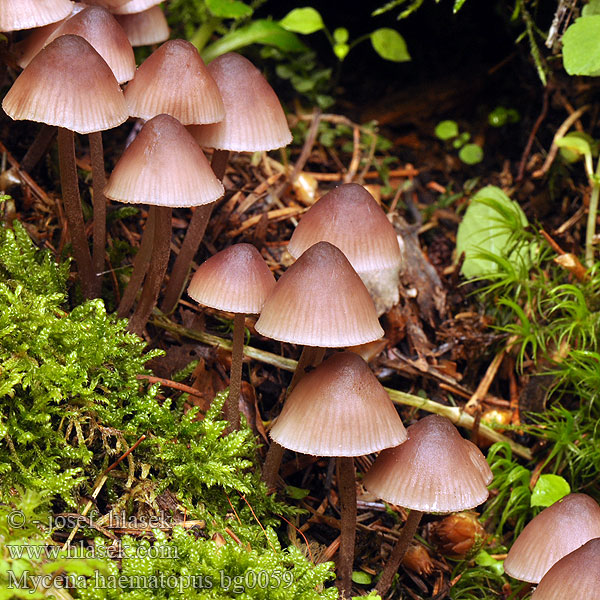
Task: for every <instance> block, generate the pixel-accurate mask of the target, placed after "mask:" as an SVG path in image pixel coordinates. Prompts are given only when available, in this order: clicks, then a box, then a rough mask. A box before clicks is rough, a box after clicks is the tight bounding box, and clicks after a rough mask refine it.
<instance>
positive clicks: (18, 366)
mask: <svg viewBox="0 0 600 600" xmlns="http://www.w3.org/2000/svg"><path fill="white" fill-rule="evenodd" d="M67 276H68V265H65V264H63V265H56V264H55V263H54V262H53V261H52V259H51V257H50V256H49V254H48V253H45V252H40V251H38V250H37V249H36V248H35V246H34V245H33V243H32V242H31V240H30V239H29V236H28V235H27V233H26V231H25V230H24V228H23V227H22V226H21V225H20V224H19V223H18V222H15V223H14V228H13V229H12V230H11V229H9V228H7V227H6V226H2V227H0V408H1V411H0V415H1V416H0V438H1V439H2V440H3V441H4V442H5V443H3V444H2V445H0V501H1V502H3V503H4V505H0V545H1V546H5V547H6V546H7V545H10V544H11V543H12V544H13V545H14V544H15V543H16V544H17V545H19V544H21V545H22V543H23V541H24V540H25V544H26V545H30V546H31V545H33V546H35V545H37V546H38V547H39V546H40V545H44V546H45V547H46V544H50V543H51V536H52V534H53V531H52V529H53V528H52V527H47V526H41V525H40V526H35V527H33V529H31V528H29V529H26V530H25V529H23V528H20V527H17V528H14V527H11V526H10V524H9V523H8V521H7V519H8V515H9V514H10V511H14V510H17V511H22V505H23V503H25V504H28V502H29V501H28V500H27V498H31V494H33V495H34V496H35V497H37V498H44V499H45V501H46V505H47V507H48V510H49V512H50V514H52V513H54V514H56V513H59V512H63V511H65V510H66V509H67V510H68V511H69V512H73V513H80V512H81V511H82V510H83V506H84V505H85V503H86V502H87V499H88V498H90V496H91V495H92V494H93V492H94V491H95V492H96V498H97V499H96V501H95V507H94V508H93V509H92V511H90V512H89V514H88V516H89V517H91V518H92V520H93V522H94V523H96V524H99V525H100V526H101V527H102V526H104V527H108V525H107V523H108V522H109V521H110V517H111V515H114V514H116V513H119V515H120V514H122V513H125V514H126V515H127V516H128V517H130V516H131V517H133V518H135V517H138V516H140V515H146V516H147V515H148V514H149V513H150V514H159V513H160V515H161V519H163V520H164V522H165V523H166V527H165V528H163V529H166V532H165V531H162V532H161V531H159V530H153V531H152V532H146V533H145V534H144V535H143V536H142V535H141V534H140V535H136V536H133V537H132V536H130V537H125V538H123V539H120V540H117V542H118V544H119V546H120V547H121V548H124V547H125V546H127V547H128V548H129V554H128V555H127V556H123V555H122V554H121V555H118V556H117V557H116V559H117V560H113V559H112V558H111V556H110V555H107V554H106V553H104V554H102V553H101V556H99V555H98V551H99V550H100V549H101V548H103V547H104V546H106V545H107V544H108V540H107V539H105V538H98V539H94V537H95V536H97V533H98V530H97V529H96V530H88V529H83V530H82V531H81V532H80V534H79V536H80V541H81V536H83V537H82V539H83V542H84V543H85V545H86V548H83V547H82V548H81V552H82V555H81V557H76V558H73V554H72V550H71V553H70V554H69V555H68V556H64V555H61V554H56V553H55V554H52V555H51V556H50V557H48V556H42V557H39V556H37V557H36V556H35V553H34V556H33V557H29V556H26V557H25V558H23V557H21V558H19V559H13V558H12V557H11V556H10V554H9V555H8V556H7V555H6V554H5V556H4V560H3V561H0V597H6V598H12V597H20V596H22V595H26V596H27V597H35V596H31V595H29V592H30V589H27V590H23V589H20V590H19V589H16V588H15V586H14V585H13V586H12V587H11V586H10V585H9V583H10V577H9V576H10V573H13V574H14V573H16V572H19V573H21V574H22V573H23V572H24V571H27V570H28V571H29V572H30V574H31V575H35V574H38V575H39V574H43V573H52V572H53V569H55V570H56V572H58V573H63V574H65V573H74V574H76V575H80V576H81V577H83V579H78V580H77V581H79V583H82V582H83V581H85V584H82V585H75V586H71V587H72V589H69V590H61V594H60V596H61V597H64V598H68V597H82V598H102V599H104V598H106V599H112V598H117V597H118V598H126V599H130V600H134V599H137V598H140V599H141V598H144V599H150V598H170V597H173V598H174V597H181V592H180V590H179V585H180V584H178V585H177V586H173V585H171V583H172V582H173V581H175V579H178V580H181V581H182V582H183V583H181V585H186V590H185V595H186V597H189V598H229V597H235V598H282V599H283V598H298V599H303V600H310V599H312V598H317V597H325V598H336V597H337V590H335V588H329V589H323V586H324V583H325V582H326V581H327V580H328V579H331V578H332V577H333V573H332V571H331V566H332V565H331V563H324V564H322V565H317V566H314V565H312V564H311V563H310V562H309V561H308V560H307V559H306V558H305V557H304V556H303V554H302V553H301V552H300V551H299V550H298V549H297V548H295V547H293V546H292V547H290V548H287V549H282V547H281V545H280V542H279V541H278V539H277V536H276V534H275V532H274V530H273V529H272V527H273V526H276V525H278V524H279V519H278V515H281V514H290V513H292V512H293V510H292V509H291V508H290V507H287V506H286V505H284V504H282V503H279V502H277V501H276V500H275V499H274V497H273V496H269V495H267V493H266V488H265V486H264V485H263V484H262V482H261V481H260V476H259V469H258V466H257V465H256V463H255V457H256V455H257V452H256V440H255V439H254V436H253V434H252V432H251V430H250V429H249V428H247V427H245V428H242V430H241V431H238V432H234V433H231V434H229V435H225V434H224V431H225V427H226V422H225V421H223V420H221V418H220V409H221V406H222V404H223V402H224V400H225V397H226V394H220V395H219V396H218V397H217V398H216V399H215V401H214V402H213V405H212V407H211V409H210V410H209V411H208V412H207V414H206V415H204V416H202V415H199V414H198V412H197V410H196V409H192V410H189V411H187V412H185V411H184V410H183V404H184V402H185V398H180V399H179V400H177V401H173V402H172V401H171V400H170V399H168V398H167V399H165V398H161V397H160V396H159V393H158V386H148V385H146V384H145V383H143V382H142V381H140V380H139V379H138V377H137V376H138V375H140V374H146V373H147V372H148V371H147V369H146V368H145V363H146V362H147V361H148V360H149V359H150V358H153V357H154V356H157V354H158V353H159V352H158V351H152V352H147V353H144V351H145V344H144V342H143V341H142V340H141V339H140V338H138V337H137V336H134V335H132V334H129V333H128V332H127V331H126V330H125V326H126V322H125V321H119V320H117V319H116V318H115V317H114V316H112V315H110V314H107V312H106V310H105V308H104V305H103V303H102V301H101V300H93V301H88V302H85V303H83V304H81V305H79V306H76V307H75V308H73V309H72V310H69V307H68V305H67V294H66V280H67ZM141 436H146V437H145V439H144V441H142V442H141V443H140V444H139V445H138V446H137V447H136V448H135V451H134V452H132V453H131V454H129V455H128V457H127V458H126V459H125V460H123V461H122V462H121V463H120V464H119V465H118V466H117V467H116V468H114V469H113V470H111V471H110V473H109V474H108V476H107V478H103V477H102V475H103V474H104V473H105V471H106V469H107V467H108V466H109V465H111V464H112V463H113V462H114V461H115V460H116V459H117V458H118V457H119V456H121V455H122V454H123V453H124V452H125V451H126V450H128V449H129V448H131V446H132V445H133V444H134V443H135V442H136V441H137V440H139V439H140V437H141ZM19 490H28V492H27V493H26V494H24V493H19ZM165 497H166V498H170V499H171V505H170V507H169V509H168V511H167V513H168V514H166V515H165V511H164V509H163V505H164V502H162V503H161V500H164V498H165ZM29 504H31V502H29ZM34 504H35V503H34ZM28 511H29V512H28V513H27V514H28V516H27V519H31V518H32V516H31V514H29V513H31V512H32V511H31V510H30V509H28ZM184 515H185V519H187V520H191V519H194V520H196V521H200V520H202V521H203V523H204V525H203V527H195V528H183V527H180V526H179V527H178V526H177V523H178V522H181V520H183V519H184ZM37 520H42V521H43V522H44V523H47V522H48V521H47V519H46V518H44V519H39V518H38V519H37ZM27 527H29V524H28V525H27ZM213 538H214V540H213ZM223 541H224V542H223ZM112 543H113V544H114V543H115V540H112ZM54 546H55V545H54ZM144 547H148V548H152V549H153V550H152V552H150V553H149V552H144ZM89 549H93V552H92V555H93V556H95V557H96V558H90V556H89ZM140 553H141V554H145V555H148V554H152V556H156V557H158V558H147V557H146V558H144V559H141V558H140V557H139V555H140ZM164 556H166V557H167V558H161V557H164ZM49 558H51V559H52V561H50V562H48V559H49ZM23 561H25V562H23ZM141 573H145V574H148V575H150V574H154V575H155V576H156V577H158V579H156V578H155V579H152V580H148V583H147V585H146V586H145V587H144V584H143V581H141V585H139V582H136V581H133V583H131V581H130V580H128V579H127V577H125V578H123V579H122V580H120V579H119V577H118V576H119V575H129V574H132V575H133V574H141ZM261 573H262V575H261ZM161 574H162V579H161ZM109 575H113V576H116V579H109V580H103V579H102V577H108V576H109ZM192 575H196V576H197V578H196V579H195V580H194V579H192V578H190V577H191V576H192ZM167 577H170V579H165V578H167ZM260 577H262V579H260ZM186 578H187V579H186ZM202 579H204V581H205V583H206V585H204V586H201V585H196V586H194V584H193V582H194V581H196V582H200V581H201V580H202ZM255 579H256V581H255ZM209 580H210V581H211V582H212V584H213V585H212V587H211V588H209V587H208V581H209ZM277 580H279V581H280V585H275V583H276V581H277ZM12 581H13V584H14V579H13V580H12ZM19 581H20V582H21V583H23V584H25V583H26V581H28V580H23V579H19ZM103 582H104V585H103ZM113 582H114V585H113ZM186 582H188V583H189V584H190V585H187V584H186ZM190 582H191V583H190ZM227 582H229V584H228V585H224V584H225V583H227ZM236 583H237V588H236ZM263 584H265V585H263ZM28 587H29V588H31V586H29V585H28ZM241 588H244V589H243V592H240V589H241ZM11 589H12V590H13V591H12V592H11V591H10V590H11ZM46 591H47V590H46ZM65 594H66V595H65Z"/></svg>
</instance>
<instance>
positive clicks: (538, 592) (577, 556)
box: [531, 538, 600, 600]
mask: <svg viewBox="0 0 600 600" xmlns="http://www.w3.org/2000/svg"><path fill="white" fill-rule="evenodd" d="M598 590H600V538H595V539H593V540H589V541H588V542H586V543H585V544H584V545H583V546H580V547H579V548H578V549H577V550H574V551H573V552H571V553H570V554H567V555H566V556H564V557H563V558H561V559H560V560H559V561H558V562H556V563H555V564H554V565H553V566H552V567H551V568H550V570H549V571H548V572H547V573H546V574H545V575H544V577H543V578H542V580H541V581H540V584H539V585H538V586H537V588H536V589H535V591H534V592H533V595H532V596H531V600H565V598H577V600H598V597H599V591H598Z"/></svg>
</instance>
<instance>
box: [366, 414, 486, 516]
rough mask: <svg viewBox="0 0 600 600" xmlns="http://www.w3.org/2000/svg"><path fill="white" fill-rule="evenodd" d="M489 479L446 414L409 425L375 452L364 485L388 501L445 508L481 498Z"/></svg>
mask: <svg viewBox="0 0 600 600" xmlns="http://www.w3.org/2000/svg"><path fill="white" fill-rule="evenodd" d="M491 481H492V471H491V469H490V467H489V466H488V464H487V462H486V460H485V458H484V456H483V454H482V453H481V451H480V450H479V448H478V447H477V446H476V445H475V444H473V443H472V442H470V441H468V440H465V439H464V438H463V437H462V436H461V435H460V433H459V432H458V430H457V429H456V427H454V425H453V424H452V423H451V422H450V421H449V420H448V419H446V418H445V417H440V416H439V415H430V416H428V417H425V418H424V419H421V420H420V421H418V422H417V423H415V424H414V425H411V426H410V427H409V428H408V441H406V442H404V444H401V445H400V446H398V447H397V448H390V449H387V450H383V451H382V452H381V453H380V454H379V456H378V457H377V460H376V461H375V462H374V463H373V466H372V467H371V469H370V470H369V472H368V473H367V474H366V475H365V478H364V480H363V484H364V486H365V487H366V488H367V489H368V490H369V491H370V492H372V493H374V494H376V495H377V496H378V497H379V498H383V500H385V501H387V502H391V503H392V504H398V505H400V506H404V507H406V508H410V509H414V510H419V511H422V512H437V513H449V512H454V511H457V510H467V509H469V508H474V507H476V506H478V505H479V504H481V503H482V502H485V500H486V499H487V497H488V493H489V492H488V489H487V486H488V485H489V484H490V482H491Z"/></svg>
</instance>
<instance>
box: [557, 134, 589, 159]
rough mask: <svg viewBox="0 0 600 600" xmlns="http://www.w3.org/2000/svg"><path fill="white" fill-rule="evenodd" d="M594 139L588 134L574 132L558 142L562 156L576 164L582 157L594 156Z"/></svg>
mask: <svg viewBox="0 0 600 600" xmlns="http://www.w3.org/2000/svg"><path fill="white" fill-rule="evenodd" d="M593 143H594V139H593V138H592V137H591V136H590V135H588V134H587V133H584V132H580V131H573V132H571V133H567V135H565V136H564V137H561V138H560V139H558V140H556V145H557V146H558V147H559V148H560V153H561V156H562V157H563V158H564V159H565V160H567V161H568V162H575V161H577V160H579V159H580V158H581V157H582V156H586V155H589V156H591V155H592V144H593Z"/></svg>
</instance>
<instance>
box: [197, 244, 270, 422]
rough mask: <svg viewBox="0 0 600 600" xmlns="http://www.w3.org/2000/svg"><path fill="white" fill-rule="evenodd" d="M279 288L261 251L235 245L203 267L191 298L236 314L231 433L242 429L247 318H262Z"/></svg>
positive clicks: (229, 415) (227, 407)
mask: <svg viewBox="0 0 600 600" xmlns="http://www.w3.org/2000/svg"><path fill="white" fill-rule="evenodd" d="M274 285H275V277H273V274H272V273H271V271H270V270H269V267H268V266H267V263H265V261H264V259H263V257H262V256H261V255H260V253H259V252H258V250H257V249H256V248H255V247H254V246H252V245H250V244H234V245H233V246H230V247H229V248H226V249H225V250H222V251H221V252H218V253H217V254H215V255H214V256H212V257H211V258H209V259H208V260H207V261H206V262H204V263H203V264H201V265H200V266H199V267H198V269H197V270H196V272H195V273H194V276H193V277H192V280H191V282H190V285H189V287H188V294H189V295H190V296H191V297H192V298H193V299H194V300H196V302H199V303H200V304H204V305H205V306H210V307H212V308H217V309H219V310H226V311H229V312H232V313H235V318H234V322H233V348H232V354H231V375H230V378H229V382H230V383H229V396H228V398H227V404H226V405H225V414H226V416H227V420H228V421H229V426H230V428H231V429H234V430H237V429H239V428H240V389H241V382H242V359H243V355H244V328H245V323H246V314H258V313H259V312H260V311H261V309H262V307H263V304H264V303H265V300H266V298H267V295H268V294H269V292H270V291H271V290H272V288H273V286H274Z"/></svg>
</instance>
